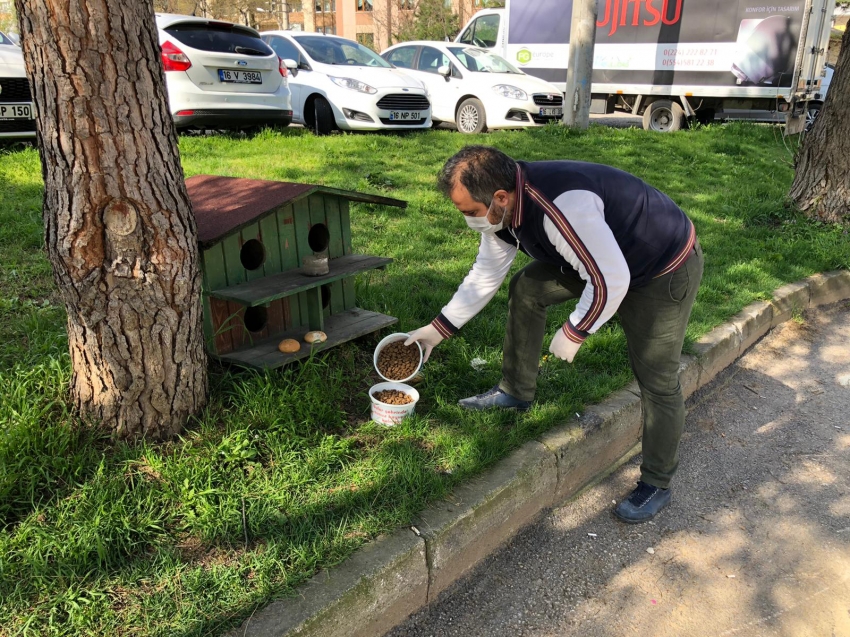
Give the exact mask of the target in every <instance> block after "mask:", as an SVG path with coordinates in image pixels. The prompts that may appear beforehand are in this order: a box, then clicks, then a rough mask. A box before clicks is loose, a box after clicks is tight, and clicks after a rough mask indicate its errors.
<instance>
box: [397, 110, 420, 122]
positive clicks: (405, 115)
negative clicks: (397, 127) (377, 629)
mask: <svg viewBox="0 0 850 637" xmlns="http://www.w3.org/2000/svg"><path fill="white" fill-rule="evenodd" d="M390 119H391V120H393V121H396V120H398V121H401V122H410V121H414V122H415V121H416V120H419V119H422V118H421V117H420V116H419V111H390Z"/></svg>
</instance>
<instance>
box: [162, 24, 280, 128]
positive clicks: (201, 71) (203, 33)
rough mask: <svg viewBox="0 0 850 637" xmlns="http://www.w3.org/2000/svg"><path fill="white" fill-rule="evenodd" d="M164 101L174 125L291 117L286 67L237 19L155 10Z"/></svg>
mask: <svg viewBox="0 0 850 637" xmlns="http://www.w3.org/2000/svg"><path fill="white" fill-rule="evenodd" d="M156 26H157V27H158V29H159V45H160V48H161V49H162V66H163V69H164V70H165V84H166V87H167V89H168V102H169V106H170V108H171V114H172V116H173V117H174V122H175V124H176V125H177V128H240V127H246V126H255V125H264V124H278V125H281V126H286V125H288V124H289V123H290V121H292V106H291V104H290V92H289V83H288V77H287V76H288V74H289V72H288V70H287V68H286V66H285V65H284V63H283V61H282V60H281V59H280V58H279V57H278V56H277V54H275V52H274V51H272V49H271V48H270V47H269V46H268V45H267V44H266V43H265V42H263V41H262V40H261V39H260V34H259V33H258V32H257V31H255V30H254V29H251V28H249V27H246V26H243V25H241V24H233V23H231V22H224V21H222V20H211V19H207V18H196V17H193V16H185V15H172V14H166V13H158V14H156Z"/></svg>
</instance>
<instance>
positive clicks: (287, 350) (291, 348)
mask: <svg viewBox="0 0 850 637" xmlns="http://www.w3.org/2000/svg"><path fill="white" fill-rule="evenodd" d="M277 348H278V349H279V350H280V351H281V352H283V353H284V354H292V353H294V352H297V351H298V350H299V349H301V343H299V342H298V341H296V340H295V339H294V338H285V339H283V340H282V341H281V342H280V343H279V344H278V346H277Z"/></svg>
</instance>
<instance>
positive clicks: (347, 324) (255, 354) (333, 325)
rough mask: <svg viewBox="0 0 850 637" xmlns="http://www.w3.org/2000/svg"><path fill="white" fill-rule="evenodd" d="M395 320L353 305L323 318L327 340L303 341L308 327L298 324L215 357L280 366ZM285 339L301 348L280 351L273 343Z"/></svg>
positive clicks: (245, 364) (258, 366) (262, 366)
mask: <svg viewBox="0 0 850 637" xmlns="http://www.w3.org/2000/svg"><path fill="white" fill-rule="evenodd" d="M387 260H388V259H387ZM397 322H398V319H397V318H395V317H393V316H387V315H386V314H379V313H377V312H369V311H368V310H361V309H360V308H359V307H355V308H353V309H350V310H346V311H344V312H340V313H339V314H334V315H332V316H329V317H327V318H326V319H325V330H324V331H325V333H326V334H327V335H328V340H327V341H325V342H324V343H322V344H321V345H315V346H311V345H310V344H309V343H305V342H304V340H303V339H304V334H306V333H307V332H309V331H310V330H308V329H307V328H306V327H299V328H297V329H294V330H289V331H287V332H284V333H283V334H278V335H276V336H275V337H274V338H270V339H265V340H263V341H259V342H257V343H255V344H254V345H249V346H247V347H245V348H243V349H240V350H239V351H236V352H228V353H227V354H221V355H219V356H216V358H217V359H218V360H221V361H224V362H227V363H235V364H236V365H241V366H243V367H254V368H256V369H269V368H276V367H282V366H283V365H286V364H288V363H291V362H293V361H296V360H298V359H301V358H307V357H308V356H310V353H311V352H320V351H322V350H326V349H328V348H330V347H334V346H335V345H339V344H340V343H345V342H346V341H350V340H353V339H355V338H357V337H358V336H363V335H365V334H369V333H371V332H375V331H377V330H380V329H382V328H384V327H387V326H389V325H393V324H394V323H397ZM285 338H294V339H295V340H296V341H298V342H299V343H301V349H300V350H299V351H297V352H295V353H294V354H283V353H281V352H280V351H279V350H278V349H277V346H278V343H280V342H281V341H282V340H283V339H285Z"/></svg>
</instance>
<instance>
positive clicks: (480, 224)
mask: <svg viewBox="0 0 850 637" xmlns="http://www.w3.org/2000/svg"><path fill="white" fill-rule="evenodd" d="M495 203H496V200H495V199H493V201H491V202H490V207H489V208H487V214H486V215H484V216H483V217H466V216H464V219H466V225H468V226H469V227H470V228H472V229H473V230H475V231H476V232H482V233H483V232H489V233H491V234H493V233H496V232H498V231H499V230H501V229H502V228H503V227H504V225H505V215H507V214H508V209H507V208H503V209H502V220H501V221H499V223H495V224H494V223H490V220H489V217H490V213H491V212H492V211H493V206H494V205H495Z"/></svg>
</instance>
